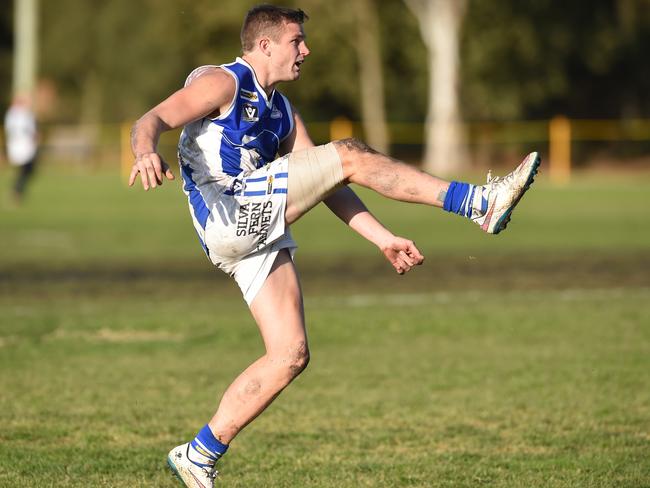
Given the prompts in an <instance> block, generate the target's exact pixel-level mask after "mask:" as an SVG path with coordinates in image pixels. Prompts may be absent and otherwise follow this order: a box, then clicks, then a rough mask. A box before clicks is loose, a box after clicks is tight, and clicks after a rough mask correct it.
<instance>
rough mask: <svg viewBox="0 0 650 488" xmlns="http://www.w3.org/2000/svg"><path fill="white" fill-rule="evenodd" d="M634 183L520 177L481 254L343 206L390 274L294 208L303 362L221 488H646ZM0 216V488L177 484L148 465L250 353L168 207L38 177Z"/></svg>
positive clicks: (245, 325)
mask: <svg viewBox="0 0 650 488" xmlns="http://www.w3.org/2000/svg"><path fill="white" fill-rule="evenodd" d="M649 183H650V178H649V177H648V175H643V174H642V175H633V176H628V177H624V176H620V177H616V178H612V177H598V176H592V175H582V176H580V177H579V178H578V181H576V182H575V183H574V184H573V185H572V186H570V187H568V188H555V187H552V186H550V185H548V184H547V183H545V181H544V180H542V181H540V183H539V184H536V186H535V187H534V188H533V190H532V191H531V193H530V194H528V195H527V196H526V199H525V200H524V201H523V202H522V205H521V208H518V209H517V212H516V213H515V216H514V218H513V222H512V226H511V227H510V228H509V230H508V231H507V232H506V233H504V234H503V235H502V236H499V237H497V238H491V237H489V236H484V235H482V234H481V233H480V231H478V229H476V228H475V227H474V226H471V225H468V224H467V223H466V222H463V221H462V220H461V219H456V218H453V217H450V216H448V215H444V214H443V213H441V212H435V211H433V210H431V209H427V208H425V207H412V206H411V207H410V206H405V205H401V204H396V203H393V202H383V201H381V200H380V199H377V198H374V197H372V196H369V195H366V194H365V193H364V196H368V198H367V201H368V203H369V206H370V207H371V208H372V209H373V211H375V213H376V214H377V215H378V216H380V218H381V219H382V220H383V221H384V222H386V223H387V224H388V225H389V226H390V227H391V228H395V229H397V230H399V231H400V232H403V233H404V234H405V235H407V236H408V237H412V238H414V239H415V240H416V242H417V243H418V245H419V246H420V247H421V248H422V249H423V250H424V251H425V253H426V255H427V258H428V259H427V262H426V263H425V265H424V266H422V267H421V268H419V269H417V270H416V271H414V272H413V273H411V274H409V275H407V276H405V277H397V276H396V275H394V274H392V272H391V271H390V270H389V269H388V266H387V265H385V264H384V263H383V262H382V260H381V259H382V258H381V257H380V255H379V253H378V252H376V251H374V250H373V249H372V248H371V247H369V245H368V244H366V243H365V242H363V241H362V240H361V239H358V238H357V237H355V236H354V235H353V234H351V233H350V232H348V231H347V230H346V229H345V228H344V227H343V225H342V224H339V223H338V222H337V221H336V220H335V218H333V217H332V216H330V215H328V214H327V211H326V210H324V209H320V208H319V209H316V210H315V212H314V214H313V215H311V216H309V217H308V218H307V219H305V220H304V221H302V222H300V223H298V224H297V225H296V228H295V229H294V235H295V237H296V239H297V240H298V242H299V244H300V245H301V248H300V250H299V254H298V255H297V260H298V265H299V267H300V269H301V270H302V277H303V281H304V289H305V293H306V312H307V316H308V327H309V333H310V348H311V352H312V362H311V364H310V366H309V368H308V369H307V371H306V372H305V373H304V374H303V375H302V376H301V377H300V378H299V379H298V380H297V381H296V382H295V383H294V384H293V385H292V386H291V387H289V388H288V389H287V390H286V391H285V392H284V393H283V394H282V395H281V396H280V398H279V399H278V400H277V401H276V403H274V404H273V406H272V407H271V408H270V409H269V411H268V412H266V413H265V414H264V415H262V416H261V417H260V418H259V419H258V420H257V421H255V422H254V423H253V424H251V425H250V426H249V427H248V428H247V429H246V430H245V431H244V432H243V433H242V434H241V435H240V437H238V438H237V440H236V441H235V442H234V443H233V445H232V448H231V452H229V454H228V455H227V456H226V457H225V458H224V460H223V463H222V466H221V470H222V473H223V478H222V479H221V480H220V481H222V485H223V486H233V487H266V486H273V487H303V486H304V487H351V488H352V487H359V486H369V487H395V486H404V487H430V486H433V487H435V486H449V487H457V486H467V487H474V486H496V487H518V486H521V487H530V486H544V487H574V486H590V487H591V486H595V487H601V486H602V487H606V486H607V487H609V486H612V487H614V486H616V487H618V486H629V487H632V486H634V487H636V486H650V420H649V419H650V375H649V374H648V371H650V300H649V299H650V227H649V225H648V223H649V219H648V217H649V216H650V210H649V209H650V205H649V204H650V193H649V192H648V184H649ZM0 184H1V185H2V188H6V186H7V185H8V174H7V173H6V171H5V172H3V173H0ZM0 197H1V195H0ZM1 212H2V213H1V214H0V235H1V236H2V245H1V246H0V310H2V314H1V315H0V425H1V426H2V427H1V428H0V486H2V487H5V486H6V487H14V486H34V487H81V486H84V487H85V486H106V487H117V488H122V487H124V488H126V487H145V486H147V487H149V486H157V487H174V486H180V485H178V484H177V482H176V481H175V480H173V479H172V478H171V477H170V475H169V473H168V471H167V470H166V468H165V464H164V458H165V455H166V453H167V451H168V450H169V449H170V448H171V447H173V446H174V445H176V444H178V443H180V442H183V441H185V440H187V439H188V437H189V436H191V435H193V434H194V433H195V431H196V430H198V429H199V428H200V427H201V426H202V425H203V424H204V423H205V422H206V420H207V419H208V418H209V417H210V415H211V414H212V411H213V409H214V407H215V406H216V403H217V401H218V398H219V394H220V392H221V391H223V389H224V388H225V387H226V386H227V384H228V382H229V381H230V380H231V379H232V378H233V376H234V375H235V374H237V373H238V372H239V371H240V370H241V369H243V368H244V367H245V366H246V365H247V364H248V363H249V362H250V361H252V360H253V359H255V358H256V357H257V355H259V354H260V353H261V352H262V345H261V341H260V340H259V337H258V333H257V331H256V328H255V326H254V324H253V322H252V319H250V317H249V315H248V313H247V311H246V308H245V306H244V303H243V301H242V299H241V297H240V295H239V291H238V290H237V289H236V286H235V285H234V284H233V283H231V282H230V281H229V280H227V279H226V278H225V277H224V276H223V275H221V274H220V273H218V272H217V271H215V270H212V269H211V268H210V266H209V265H208V263H207V261H206V260H205V258H204V257H203V256H202V255H201V250H200V248H199V246H198V243H197V242H196V237H195V235H194V233H193V230H192V228H191V225H190V222H189V218H188V217H187V215H186V209H185V202H184V199H183V196H182V194H181V193H180V190H179V189H178V188H177V187H175V186H172V185H168V187H165V188H163V189H162V191H159V192H156V193H154V194H144V192H142V191H133V190H131V191H128V190H126V189H125V188H123V187H122V186H120V184H119V181H118V179H117V177H116V176H114V175H112V174H104V173H96V174H87V173H84V172H76V173H75V172H70V171H61V172H59V171H53V170H47V169H46V170H45V171H43V172H42V173H41V174H40V175H39V179H38V180H36V181H35V184H34V186H33V188H32V193H31V195H30V199H29V200H28V201H27V202H26V205H25V206H24V207H22V208H18V209H11V208H8V207H5V208H3V209H2V210H1ZM349 270H351V271H349ZM217 311H218V312H217Z"/></svg>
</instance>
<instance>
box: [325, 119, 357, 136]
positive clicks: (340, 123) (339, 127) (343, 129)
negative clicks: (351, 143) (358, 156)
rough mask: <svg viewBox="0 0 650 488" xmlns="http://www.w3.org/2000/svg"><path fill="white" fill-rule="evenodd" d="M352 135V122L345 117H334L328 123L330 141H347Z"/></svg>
mask: <svg viewBox="0 0 650 488" xmlns="http://www.w3.org/2000/svg"><path fill="white" fill-rule="evenodd" d="M353 135H354V127H353V126H352V122H350V120H348V119H346V118H345V117H336V118H335V119H334V120H332V122H330V140H331V141H337V140H339V139H347V138H349V137H352V136H353Z"/></svg>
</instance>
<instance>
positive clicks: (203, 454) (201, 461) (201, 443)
mask: <svg viewBox="0 0 650 488" xmlns="http://www.w3.org/2000/svg"><path fill="white" fill-rule="evenodd" d="M227 450H228V445H227V444H223V443H221V442H219V440H218V439H217V438H216V437H215V436H214V434H213V433H212V431H211V430H210V427H208V426H207V425H206V426H205V427H203V428H202V429H201V430H200V431H199V433H198V434H196V437H195V438H194V440H193V441H192V442H191V443H190V448H189V449H188V452H187V457H188V458H189V460H190V461H192V462H193V463H194V464H196V465H197V466H199V467H200V468H208V469H210V468H212V467H213V466H214V463H216V462H217V461H218V460H219V458H220V457H221V456H223V455H224V454H225V453H226V451H227Z"/></svg>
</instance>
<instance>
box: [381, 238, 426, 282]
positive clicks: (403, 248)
mask: <svg viewBox="0 0 650 488" xmlns="http://www.w3.org/2000/svg"><path fill="white" fill-rule="evenodd" d="M380 249H381V251H382V252H383V253H384V256H386V259H388V261H389V262H390V264H392V265H393V268H395V271H397V273H399V274H404V273H406V272H407V271H410V270H411V268H413V266H419V265H420V264H422V263H423V262H424V256H423V255H422V253H420V251H419V250H418V248H417V247H415V243H414V242H413V241H409V240H408V239H404V238H402V237H397V236H394V237H393V238H392V239H391V240H389V241H388V242H386V243H383V244H382V245H381V246H380Z"/></svg>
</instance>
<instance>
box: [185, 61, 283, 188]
mask: <svg viewBox="0 0 650 488" xmlns="http://www.w3.org/2000/svg"><path fill="white" fill-rule="evenodd" d="M215 67H216V66H213V65H211V66H201V67H199V68H197V69H195V70H194V71H192V73H190V75H189V76H188V78H187V81H186V82H185V85H186V86H187V85H188V84H189V83H190V82H191V81H192V80H193V79H194V78H196V77H197V76H199V75H200V74H202V73H204V72H205V71H206V70H208V69H212V68H215ZM219 67H220V68H222V69H223V70H225V71H226V72H227V73H229V74H231V75H232V76H233V78H234V79H235V82H236V90H235V96H234V98H233V100H232V103H231V104H230V108H229V109H228V111H227V112H225V113H223V114H221V115H219V116H218V117H217V118H214V119H210V118H207V117H206V118H203V119H199V120H196V121H194V122H192V123H190V124H188V125H186V126H185V127H184V129H183V132H182V133H181V137H180V141H179V143H178V156H179V161H180V163H181V171H182V172H183V178H184V180H185V183H186V185H187V184H190V185H195V186H198V187H201V186H202V185H204V184H206V183H217V184H218V185H219V186H220V187H221V188H222V189H224V190H225V189H229V188H231V186H232V184H233V182H234V180H235V177H236V176H237V175H239V174H240V173H242V172H243V171H246V172H248V171H253V170H255V169H257V168H260V167H262V166H264V165H265V164H267V163H269V162H271V161H273V160H274V159H276V156H277V153H278V149H279V147H280V143H281V142H282V141H283V140H284V139H285V138H286V137H287V136H289V134H291V132H292V131H293V125H294V124H293V114H292V110H291V104H290V103H289V100H287V98H286V97H285V96H284V95H282V94H281V93H280V92H278V91H277V90H274V91H273V92H272V93H271V96H270V97H267V95H266V92H265V91H264V90H263V89H262V87H261V86H260V84H259V82H258V81H257V78H256V77H255V72H254V71H253V68H252V67H251V66H250V65H249V64H248V63H247V62H246V61H244V60H243V59H241V58H239V57H238V58H237V59H236V60H235V61H234V62H232V63H229V64H223V65H221V66H219Z"/></svg>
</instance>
